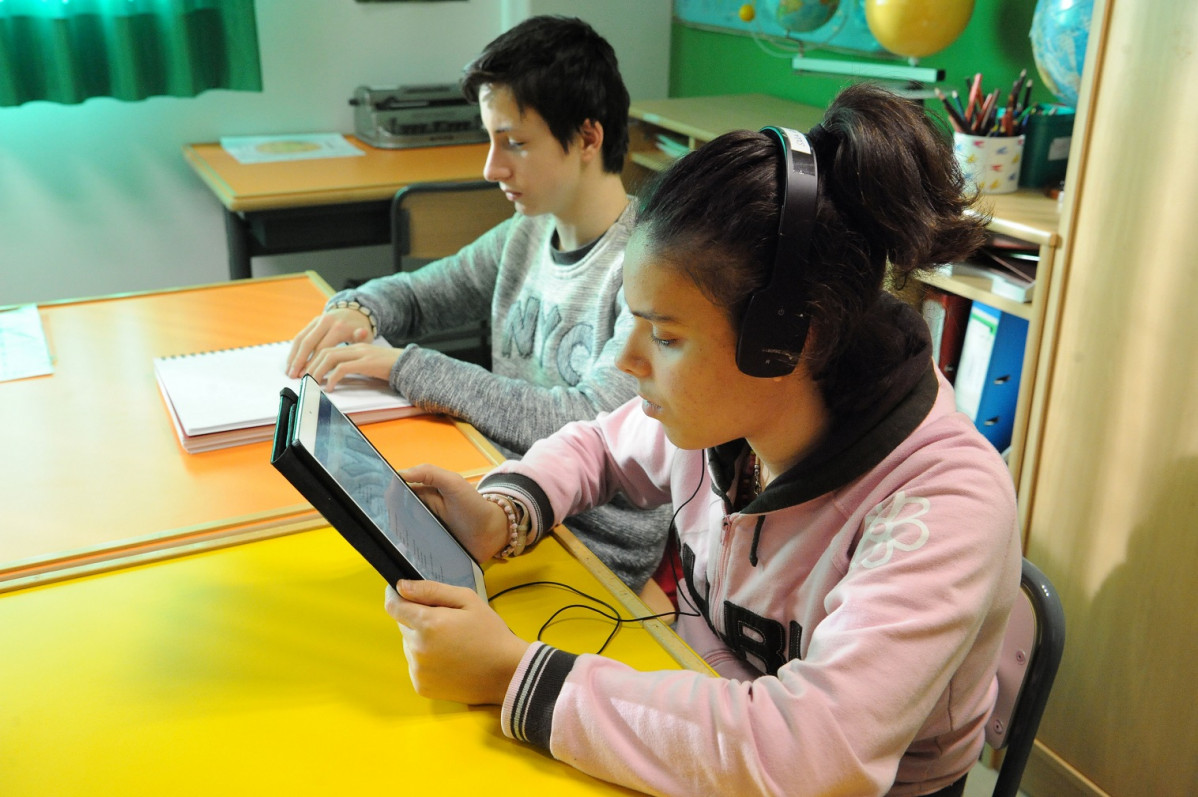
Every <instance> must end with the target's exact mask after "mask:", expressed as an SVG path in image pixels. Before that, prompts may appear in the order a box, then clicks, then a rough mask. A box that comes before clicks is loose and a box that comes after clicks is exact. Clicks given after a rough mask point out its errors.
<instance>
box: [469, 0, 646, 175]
mask: <svg viewBox="0 0 1198 797" xmlns="http://www.w3.org/2000/svg"><path fill="white" fill-rule="evenodd" d="M487 85H496V86H506V87H508V88H509V89H510V90H511V92H512V97H513V98H514V99H515V101H516V106H517V107H518V108H519V109H520V111H521V112H523V111H524V110H525V109H526V108H532V109H533V110H535V111H536V112H537V113H538V114H540V115H541V118H543V119H544V120H545V123H546V124H547V125H549V130H550V131H551V132H552V133H553V136H554V138H556V139H557V140H558V142H559V143H561V145H562V149H563V150H567V151H568V150H569V149H570V141H571V140H572V139H573V138H574V136H575V134H576V133H578V131H579V130H580V129H581V128H582V125H583V123H584V122H586V121H587V120H592V121H595V122H598V123H599V124H600V125H602V126H603V170H604V171H605V172H610V173H619V172H620V171H621V170H622V169H623V168H624V155H625V154H626V153H627V152H628V104H629V99H628V89H627V88H625V87H624V80H623V78H621V77H620V67H619V63H618V62H617V61H616V52H615V50H613V49H612V46H611V45H610V44H608V43H607V40H606V39H604V38H603V37H602V36H600V35H599V34H598V33H596V32H595V30H594V29H593V28H592V27H591V26H590V25H588V24H587V23H585V22H583V21H582V20H581V19H575V18H570V17H559V16H538V17H531V18H529V19H526V20H525V21H524V22H521V23H520V24H519V25H517V26H515V27H514V28H512V29H511V30H508V31H507V32H505V33H503V34H501V35H500V36H499V37H498V38H496V39H495V40H494V41H492V42H491V43H490V44H488V45H487V46H486V47H485V48H484V49H483V51H482V53H481V54H479V56H478V57H477V58H475V59H474V60H473V61H471V62H470V63H469V64H467V65H466V67H465V69H464V70H463V76H462V80H461V86H462V93H463V94H465V95H466V99H468V100H469V101H470V102H478V95H479V91H480V90H481V89H482V87H483V86H487Z"/></svg>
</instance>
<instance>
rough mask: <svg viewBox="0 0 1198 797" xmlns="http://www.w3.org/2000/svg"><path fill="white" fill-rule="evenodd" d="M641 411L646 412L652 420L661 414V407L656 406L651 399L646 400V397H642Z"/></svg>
mask: <svg viewBox="0 0 1198 797" xmlns="http://www.w3.org/2000/svg"><path fill="white" fill-rule="evenodd" d="M641 411H642V412H644V413H645V414H646V415H648V416H649V417H650V418H653V417H656V416H657V415H658V414H660V413H661V405H660V404H654V403H653V402H652V401H650V400H649V399H647V398H645V397H644V396H641Z"/></svg>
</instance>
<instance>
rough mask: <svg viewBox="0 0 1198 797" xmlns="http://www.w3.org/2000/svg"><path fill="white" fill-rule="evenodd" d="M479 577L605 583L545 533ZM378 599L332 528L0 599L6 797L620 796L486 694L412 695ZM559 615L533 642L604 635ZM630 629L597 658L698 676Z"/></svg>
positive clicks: (667, 639) (0, 770)
mask: <svg viewBox="0 0 1198 797" xmlns="http://www.w3.org/2000/svg"><path fill="white" fill-rule="evenodd" d="M486 579H487V587H488V591H489V592H490V593H492V594H493V593H495V592H497V591H498V590H500V589H503V588H505V587H508V586H513V585H517V584H522V583H527V582H530V581H536V580H540V579H553V580H557V581H563V582H566V583H569V584H571V585H572V586H575V587H577V588H579V589H581V590H583V591H585V592H587V593H589V594H592V595H600V596H602V595H608V594H609V593H608V592H607V591H606V590H605V588H604V586H603V585H602V584H601V583H600V582H599V581H598V580H596V578H595V577H594V576H593V575H592V574H591V573H590V572H589V570H588V569H587V568H586V567H585V566H584V565H583V564H582V563H580V561H579V559H578V558H576V557H575V556H573V555H571V553H570V552H568V551H567V550H566V549H565V548H564V547H563V545H562V543H561V542H559V540H558V538H557V537H549V538H547V539H545V540H543V541H542V542H541V543H540V544H539V545H538V546H537V547H536V548H535V549H533V550H532V551H531V552H530V553H528V554H526V555H525V556H522V557H519V558H518V559H515V560H513V561H512V562H507V563H501V562H494V563H491V564H489V565H488V566H487V573H486ZM617 583H618V582H617ZM624 591H625V593H627V590H626V589H625V590H624ZM627 595H629V596H630V595H631V593H627ZM382 598H383V581H382V579H380V578H379V577H378V575H377V574H376V573H375V572H374V571H373V570H371V569H370V568H369V566H368V565H366V564H365V562H364V561H363V560H362V559H361V558H360V557H359V556H358V555H357V554H356V553H355V552H354V550H353V549H352V548H350V546H349V545H348V544H347V543H345V542H344V541H343V540H342V539H341V537H340V536H338V535H337V534H336V533H335V532H334V531H332V530H331V529H321V530H315V531H308V532H305V533H303V534H296V535H293V536H288V537H281V538H275V539H269V540H262V541H258V542H252V543H249V544H246V545H240V546H236V547H232V548H226V549H223V550H219V551H209V552H206V553H202V554H198V555H194V556H188V557H184V558H176V559H172V560H170V561H165V562H158V563H155V564H150V565H144V566H139V567H136V568H132V569H127V570H122V571H119V572H112V573H104V574H101V575H94V576H90V577H87V578H82V579H78V580H73V581H67V582H63V583H59V584H55V585H53V586H51V587H38V588H32V589H27V590H22V591H17V592H10V593H8V594H5V595H0V628H3V629H4V649H5V652H4V655H3V656H0V784H2V785H3V792H4V794H5V795H6V797H25V796H26V795H49V794H53V795H58V796H59V797H72V796H73V795H96V794H111V795H133V794H171V795H197V796H199V795H202V796H203V797H212V795H218V794H219V795H241V794H245V795H251V794H252V795H259V794H287V795H293V796H294V795H310V794H311V795H328V794H377V795H384V794H391V793H397V794H454V795H456V794H480V795H481V794H552V795H555V797H556V796H557V795H575V794H594V793H623V794H627V793H629V792H627V791H625V790H624V789H620V788H617V787H614V786H610V785H609V784H605V783H602V782H600V781H597V780H594V779H592V778H590V777H589V776H587V775H584V774H582V773H580V772H579V771H577V770H575V769H573V768H572V767H570V766H568V765H566V764H561V763H558V762H556V761H554V760H553V759H551V758H549V757H547V756H545V755H543V754H542V753H540V752H537V751H536V750H534V749H532V748H530V747H528V746H526V745H521V744H518V743H516V742H513V741H510V740H508V739H506V738H504V737H503V736H502V734H501V732H500V729H499V720H498V716H499V709H498V707H485V708H470V707H467V706H463V705H459V704H456V703H448V702H441V701H431V700H426V699H424V698H421V697H419V696H418V695H416V694H415V692H414V691H413V690H412V687H411V682H410V681H409V679H408V673H407V666H406V664H405V662H404V658H403V649H402V640H401V637H400V633H399V631H398V630H397V628H396V627H395V624H394V622H392V620H391V619H390V618H389V617H388V616H387V615H386V613H385V612H384V611H383V605H382V604H383V601H382ZM578 600H579V599H578V597H577V596H575V595H574V594H572V593H568V592H566V591H565V590H559V589H554V588H550V587H532V588H529V589H527V590H523V591H518V592H515V593H511V594H509V595H506V596H501V597H499V598H497V599H496V600H495V602H494V606H495V608H496V610H497V611H499V613H500V614H501V615H502V616H503V617H504V619H505V620H506V621H507V622H508V624H509V626H511V627H512V629H513V630H514V631H516V633H518V634H520V635H521V636H522V637H524V638H526V639H534V638H535V637H536V634H537V631H538V629H539V628H540V627H541V625H542V624H543V623H544V622H545V621H546V620H547V619H548V618H549V616H550V615H551V614H552V613H553V612H554V611H555V610H556V609H558V608H560V607H563V606H566V605H568V604H571V603H576V602H578ZM633 600H635V599H633ZM641 610H642V611H643V608H642V609H641ZM564 616H565V617H567V618H570V619H567V620H564V621H563V622H557V623H555V624H554V625H553V626H551V627H550V628H549V629H548V630H547V631H546V633H545V635H544V637H543V639H544V640H545V641H546V642H548V643H550V644H553V645H556V646H558V647H561V648H564V649H567V650H570V651H573V652H577V653H581V652H595V651H596V650H598V648H599V646H600V645H601V644H602V642H603V639H604V638H605V637H606V635H607V633H608V632H609V631H610V629H611V624H610V622H609V621H605V620H602V619H597V618H596V617H595V616H591V615H589V614H583V613H579V612H576V611H573V610H572V611H571V612H568V613H567V614H566V615H564ZM625 616H632V615H630V614H625ZM645 625H646V626H656V631H655V630H654V629H653V628H648V627H642V626H641V625H640V624H630V625H628V626H625V627H624V628H622V629H621V630H620V631H619V633H617V634H616V636H615V638H614V640H613V642H612V644H611V646H610V647H609V648H608V650H607V651H606V654H605V655H610V656H611V657H613V658H616V659H619V660H621V661H624V662H625V663H627V664H629V665H631V666H633V667H636V668H638V669H642V670H651V669H652V670H658V669H674V668H679V667H683V666H690V667H692V668H694V669H697V670H699V671H705V672H710V671H709V670H707V669H706V667H705V665H703V664H702V662H701V660H699V659H698V658H697V657H696V656H695V655H694V653H693V652H691V651H690V649H689V648H687V647H686V646H685V645H684V644H683V643H681V641H680V640H678V638H677V637H676V636H674V635H673V633H672V632H670V631H669V629H666V628H664V627H663V626H661V625H660V623H658V622H657V621H652V622H651V623H646V624H645Z"/></svg>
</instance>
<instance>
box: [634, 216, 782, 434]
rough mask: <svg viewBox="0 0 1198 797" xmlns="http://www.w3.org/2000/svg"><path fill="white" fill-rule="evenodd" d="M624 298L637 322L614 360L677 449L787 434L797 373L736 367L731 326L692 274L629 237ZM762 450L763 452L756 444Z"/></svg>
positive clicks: (637, 235)
mask: <svg viewBox="0 0 1198 797" xmlns="http://www.w3.org/2000/svg"><path fill="white" fill-rule="evenodd" d="M624 296H625V299H626V300H627V302H628V307H629V309H630V310H631V311H632V315H633V318H634V319H635V320H634V325H633V329H632V333H631V334H630V335H629V338H628V343H627V344H626V345H625V348H624V352H623V354H622V355H621V356H620V358H619V360H618V362H617V364H618V365H619V367H620V369H621V370H623V371H625V372H626V373H628V374H631V375H632V376H633V377H635V378H636V380H637V392H638V394H639V395H640V397H641V401H642V409H643V410H644V412H645V414H646V415H648V416H649V417H651V418H655V419H657V420H658V421H660V422H661V423H662V425H663V426H664V427H665V431H666V436H667V437H669V439H670V441H671V442H672V443H674V445H676V446H678V447H679V448H684V449H700V448H708V447H711V446H714V445H718V444H720V443H725V442H728V441H729V440H735V439H738V438H742V437H743V438H748V439H749V441H750V442H751V443H753V445H754V447H755V448H756V447H757V446H758V441H760V442H761V443H763V444H767V445H768V441H770V440H771V439H776V438H777V436H778V435H779V434H785V433H786V427H788V426H789V425H790V424H789V423H788V422H787V421H786V420H785V418H786V416H788V415H790V413H788V412H785V411H783V410H782V408H783V407H788V406H790V407H793V406H794V405H793V403H792V402H793V398H794V393H793V383H794V380H795V377H794V376H791V377H784V378H781V379H760V378H757V377H751V376H747V375H745V374H743V373H741V372H740V370H739V369H738V368H737V367H736V331H735V330H734V329H733V328H732V324H731V323H730V322H729V321H728V318H727V317H726V316H725V315H724V311H723V310H722V309H721V308H719V307H717V306H716V305H715V304H712V302H711V301H709V300H708V299H707V297H706V296H704V295H703V293H702V292H701V291H700V290H699V288H698V287H697V286H696V285H695V284H694V282H692V281H691V279H690V278H689V277H688V276H687V275H686V274H684V273H682V272H681V271H679V270H677V269H676V268H675V267H674V266H672V265H670V264H668V263H665V262H663V261H662V260H661V258H660V257H659V255H658V254H657V253H655V252H653V251H651V250H650V249H649V248H648V247H647V246H646V239H645V238H644V236H643V235H642V233H640V232H636V233H634V234H633V236H632V239H631V240H630V241H629V243H628V248H627V250H626V252H625V255H624ZM758 450H761V449H758Z"/></svg>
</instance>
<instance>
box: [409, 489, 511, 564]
mask: <svg viewBox="0 0 1198 797" xmlns="http://www.w3.org/2000/svg"><path fill="white" fill-rule="evenodd" d="M399 475H400V476H402V477H403V480H404V481H406V482H407V483H408V484H409V485H410V486H411V488H412V490H413V491H414V492H415V493H416V495H417V496H418V497H419V498H420V500H421V501H423V502H424V503H425V505H426V506H427V507H428V508H429V509H431V510H432V512H433V514H434V515H436V516H437V517H438V518H440V519H441V522H442V523H444V524H445V526H446V527H447V528H448V529H449V530H450V531H452V532H453V536H455V537H457V538H458V542H460V543H462V546H463V547H464V548H465V549H466V550H467V551H469V552H470V555H471V556H473V557H474V559H475V561H478V562H485V561H487V560H488V559H490V558H491V557H492V556H494V555H495V554H497V553H499V552H500V551H502V550H503V548H504V546H506V545H507V543H508V519H507V515H505V514H504V512H503V509H502V508H500V507H499V506H497V505H495V504H493V503H491V502H490V501H488V500H487V499H485V498H483V497H482V496H481V495H479V494H478V490H476V489H474V485H472V484H470V482H468V481H466V480H465V479H463V478H462V477H461V476H459V475H458V474H456V473H454V472H453V471H451V470H446V469H445V468H438V467H437V466H435V465H417V466H416V467H414V468H408V469H407V470H402V471H400V472H399Z"/></svg>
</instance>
